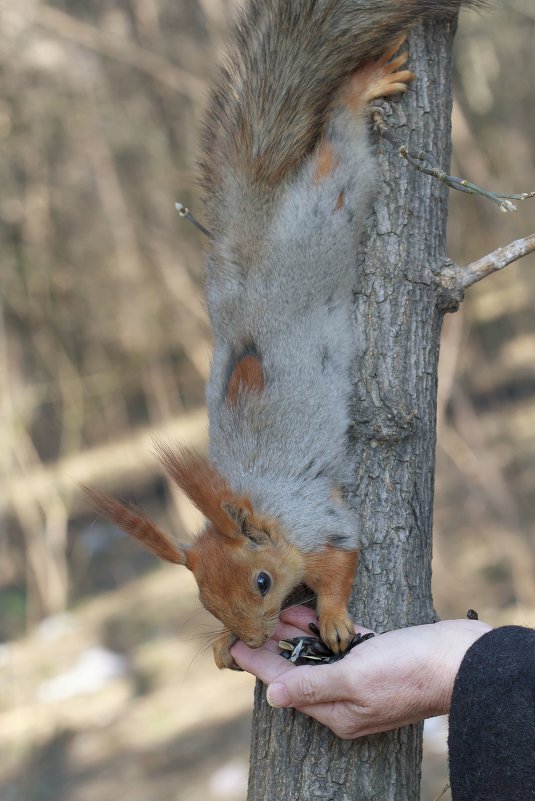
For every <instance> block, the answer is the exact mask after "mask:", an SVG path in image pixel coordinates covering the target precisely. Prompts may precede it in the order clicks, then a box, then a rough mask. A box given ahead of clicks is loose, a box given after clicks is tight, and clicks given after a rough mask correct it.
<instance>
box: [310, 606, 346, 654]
mask: <svg viewBox="0 0 535 801" xmlns="http://www.w3.org/2000/svg"><path fill="white" fill-rule="evenodd" d="M319 629H320V637H321V639H322V640H323V642H324V643H325V645H328V646H329V648H330V649H331V651H334V653H335V654H340V653H343V652H344V651H346V650H347V646H348V645H349V643H350V642H351V640H352V639H353V637H354V636H355V627H354V625H353V621H352V620H351V618H350V617H349V615H348V614H347V612H346V611H345V610H344V611H342V612H322V613H320V618H319Z"/></svg>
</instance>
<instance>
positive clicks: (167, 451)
mask: <svg viewBox="0 0 535 801" xmlns="http://www.w3.org/2000/svg"><path fill="white" fill-rule="evenodd" d="M155 448H156V453H157V454H158V458H159V459H160V461H161V463H162V464H163V466H164V467H165V469H166V470H167V472H168V473H169V475H170V476H171V478H172V479H173V481H174V482H175V484H178V486H179V487H180V488H181V489H182V490H183V491H184V492H185V493H186V495H187V496H188V498H189V499H190V500H191V501H193V503H194V504H195V506H196V507H197V509H199V511H200V512H202V514H203V515H204V516H205V517H207V518H208V520H209V521H210V522H211V523H212V525H213V526H214V527H215V528H216V529H217V530H218V531H220V532H221V533H222V534H224V535H225V536H227V537H236V535H237V532H236V520H235V517H234V516H233V515H234V513H229V512H228V511H227V510H226V509H225V508H224V504H225V505H229V506H233V507H235V508H236V509H238V508H241V507H244V508H248V509H249V511H250V504H248V501H246V500H242V499H237V498H236V496H235V495H234V494H233V493H232V490H231V489H230V487H229V485H228V483H227V480H226V479H225V477H224V476H222V475H221V473H219V472H218V471H217V470H216V468H215V467H214V466H213V465H211V464H210V462H208V460H207V459H204V458H203V457H202V456H199V454H197V453H194V452H193V451H190V450H188V449H187V448H181V449H180V450H178V451H177V452H175V451H173V450H171V448H170V447H169V446H168V445H165V444H164V443H163V442H156V443H155ZM236 514H237V512H236Z"/></svg>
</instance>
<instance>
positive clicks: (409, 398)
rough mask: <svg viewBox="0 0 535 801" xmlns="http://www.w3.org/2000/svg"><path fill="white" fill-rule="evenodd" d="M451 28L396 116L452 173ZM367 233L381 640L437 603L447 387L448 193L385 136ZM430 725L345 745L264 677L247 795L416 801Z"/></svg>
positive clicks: (367, 516) (359, 485)
mask: <svg viewBox="0 0 535 801" xmlns="http://www.w3.org/2000/svg"><path fill="white" fill-rule="evenodd" d="M454 27H455V26H454V25H453V24H452V23H451V22H450V23H447V22H442V23H436V22H435V23H428V24H425V25H422V26H420V27H418V28H417V29H415V30H414V31H413V33H412V34H411V36H410V42H409V49H410V66H411V68H412V69H413V70H414V71H415V72H416V75H417V79H416V80H415V82H414V84H413V88H412V90H411V91H410V92H408V93H407V94H406V95H405V97H404V98H403V100H402V102H401V103H395V102H394V103H392V104H388V106H387V109H389V111H387V114H388V117H387V122H388V125H389V127H390V128H391V129H393V130H394V132H395V135H396V137H397V139H398V140H399V141H401V142H410V145H411V147H412V148H414V149H423V150H426V151H431V152H433V153H434V154H435V155H436V156H437V158H438V159H439V161H440V162H441V166H442V167H443V168H447V167H448V165H449V155H450V113H451V85H450V83H451V45H452V40H453V34H454ZM378 152H379V164H380V170H379V181H378V190H377V196H376V199H375V202H374V206H373V213H372V215H371V219H370V225H369V238H368V240H367V242H366V243H365V245H364V247H363V254H362V256H359V260H358V263H357V265H356V276H357V278H356V291H355V298H354V301H355V315H354V324H355V356H356V360H355V375H354V381H355V384H354V397H353V408H352V419H353V430H352V438H351V442H352V448H353V453H354V461H355V485H354V492H353V494H352V496H351V499H350V500H351V503H352V504H353V505H354V506H355V508H356V509H357V510H358V512H359V514H360V525H361V530H362V554H361V562H360V566H359V570H358V574H357V580H356V584H355V590H354V595H353V601H352V609H351V611H352V614H353V616H354V618H355V619H356V620H359V621H361V622H363V623H364V624H365V625H366V626H369V627H370V628H373V629H375V630H376V631H377V632H383V631H387V630H389V629H394V628H399V627H402V626H409V625H413V624H419V623H426V622H430V621H432V620H434V619H435V616H434V610H433V604H432V597H431V532H432V512H433V487H434V460H435V426H436V384H437V362H438V349H439V337H440V328H441V321H442V315H443V311H441V309H440V308H439V306H441V305H443V304H442V303H441V298H440V294H439V290H438V286H437V282H436V280H435V275H436V273H437V271H439V270H440V268H441V266H442V263H443V258H444V255H443V254H444V247H445V231H446V217H447V190H446V189H445V188H444V186H443V185H442V184H441V183H439V182H438V181H436V180H433V179H432V178H429V177H427V176H423V175H421V174H420V173H418V172H416V171H415V170H413V169H412V168H411V167H408V166H407V165H406V163H405V162H404V161H403V160H401V159H400V157H399V155H398V153H397V151H396V149H395V148H393V147H392V146H391V145H390V144H388V143H387V142H384V141H380V142H378ZM421 740H422V726H421V725H416V726H408V727H405V728H402V729H398V730H396V731H392V732H387V733H385V734H380V735H374V736H370V737H365V738H361V739H359V740H355V741H352V742H345V741H342V740H340V739H338V738H336V737H335V736H334V735H333V734H331V732H330V731H329V730H328V729H327V728H325V727H323V726H321V725H319V724H317V723H315V722H314V721H312V720H310V719H308V718H306V717H305V716H304V715H302V714H301V713H299V712H296V711H294V710H283V709H277V710H273V709H271V708H270V707H269V706H268V705H267V703H266V701H265V691H264V688H263V687H262V685H261V684H260V683H258V684H257V687H256V692H255V713H254V723H253V734H252V753H251V767H250V777H249V795H248V799H249V801H261V800H262V801H263V799H273V801H286V800H288V801H290V799H291V801H314V799H317V801H319V800H320V799H321V801H342V800H343V801H350V800H351V801H368V800H371V799H377V801H394V800H395V801H417V799H419V795H420V762H421V756H422V747H421Z"/></svg>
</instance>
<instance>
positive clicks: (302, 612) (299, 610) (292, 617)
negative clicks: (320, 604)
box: [280, 605, 318, 632]
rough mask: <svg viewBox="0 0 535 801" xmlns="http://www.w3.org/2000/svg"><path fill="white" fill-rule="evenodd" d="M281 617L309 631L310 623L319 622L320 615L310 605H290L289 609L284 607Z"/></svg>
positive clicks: (286, 621)
mask: <svg viewBox="0 0 535 801" xmlns="http://www.w3.org/2000/svg"><path fill="white" fill-rule="evenodd" d="M280 619H281V620H282V621H284V622H285V623H291V624H293V625H294V626H298V627H299V628H301V629H303V630H306V631H307V632H308V631H309V629H308V624H309V623H317V622H318V617H317V615H316V613H315V611H314V610H313V609H310V608H309V607H308V606H302V605H299V606H290V607H289V608H288V609H283V610H282V613H281V616H280Z"/></svg>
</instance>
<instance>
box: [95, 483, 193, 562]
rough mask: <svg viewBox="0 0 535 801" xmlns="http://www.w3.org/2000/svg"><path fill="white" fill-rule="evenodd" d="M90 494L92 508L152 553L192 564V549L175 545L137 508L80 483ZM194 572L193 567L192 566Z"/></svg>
mask: <svg viewBox="0 0 535 801" xmlns="http://www.w3.org/2000/svg"><path fill="white" fill-rule="evenodd" d="M80 486H81V488H82V489H83V490H84V492H85V493H86V495H87V496H88V497H89V500H90V501H91V504H92V506H94V507H95V509H96V510H97V511H98V512H99V513H100V514H101V515H102V516H103V517H107V518H108V520H111V521H112V523H115V525H116V526H118V527H119V528H121V529H122V530H123V531H125V532H126V533H127V534H130V535H131V536H132V537H135V538H136V539H137V540H139V542H141V544H142V545H144V546H145V548H147V549H148V550H149V551H151V553H153V554H155V555H156V556H159V557H160V559H165V560H166V561H167V562H173V564H176V565H186V567H190V565H189V563H188V562H189V554H188V551H189V548H188V547H187V546H184V545H178V543H174V542H172V540H170V539H169V537H168V536H167V535H166V534H164V533H163V531H161V530H160V529H159V528H158V527H157V526H156V525H155V524H154V523H153V522H152V520H149V518H148V517H145V515H144V514H143V513H142V512H140V511H139V510H138V509H136V508H135V507H128V506H125V505H124V504H123V503H120V502H119V501H117V500H116V499H115V498H112V497H110V496H109V495H105V494H104V493H103V492H97V491H95V490H92V489H90V488H89V487H86V486H85V485H84V484H80ZM190 569H191V567H190Z"/></svg>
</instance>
